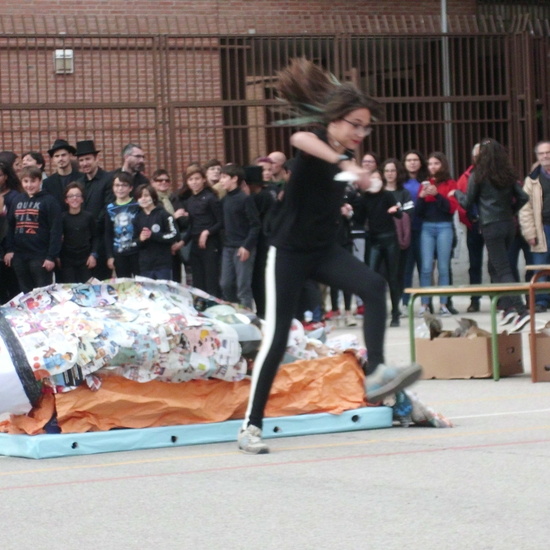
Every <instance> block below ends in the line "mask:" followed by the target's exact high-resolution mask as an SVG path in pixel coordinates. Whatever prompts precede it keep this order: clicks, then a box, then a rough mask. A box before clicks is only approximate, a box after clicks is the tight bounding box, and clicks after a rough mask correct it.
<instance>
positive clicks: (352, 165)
mask: <svg viewBox="0 0 550 550" xmlns="http://www.w3.org/2000/svg"><path fill="white" fill-rule="evenodd" d="M338 167H339V168H340V169H341V170H342V171H343V172H350V173H351V174H353V175H354V176H355V177H356V178H357V179H356V180H355V181H354V182H353V184H354V185H355V187H357V188H358V189H361V191H366V190H367V189H368V188H369V187H370V185H371V178H370V175H369V173H368V172H367V171H366V170H363V168H361V167H360V166H357V163H356V162H355V161H354V160H344V161H342V162H340V164H338Z"/></svg>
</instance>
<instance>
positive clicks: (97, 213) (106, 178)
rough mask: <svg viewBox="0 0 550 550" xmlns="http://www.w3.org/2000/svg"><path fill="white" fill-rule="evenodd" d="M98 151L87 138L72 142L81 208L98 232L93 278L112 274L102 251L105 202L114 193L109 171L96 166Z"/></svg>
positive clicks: (111, 200)
mask: <svg viewBox="0 0 550 550" xmlns="http://www.w3.org/2000/svg"><path fill="white" fill-rule="evenodd" d="M99 153H100V151H99V150H98V149H96V146H95V143H94V142H93V140H91V139H87V140H84V141H77V142H76V152H75V156H76V158H77V159H78V166H79V168H80V172H81V174H80V176H79V178H78V182H79V183H82V185H83V186H84V204H83V205H82V208H83V210H86V211H88V212H90V213H91V214H92V215H93V217H94V219H95V221H96V229H97V232H98V235H99V248H98V252H97V258H96V259H97V264H96V267H95V268H94V269H93V272H92V274H93V276H94V277H96V278H97V279H99V280H104V279H109V278H110V277H111V276H112V272H111V270H110V269H109V268H108V267H107V256H106V254H105V238H104V234H105V209H106V208H107V205H108V204H109V203H111V202H114V200H115V197H114V195H113V187H112V181H113V174H112V173H111V172H107V171H106V170H103V168H101V167H100V166H99V158H98V155H99Z"/></svg>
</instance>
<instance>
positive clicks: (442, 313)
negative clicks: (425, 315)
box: [439, 305, 451, 317]
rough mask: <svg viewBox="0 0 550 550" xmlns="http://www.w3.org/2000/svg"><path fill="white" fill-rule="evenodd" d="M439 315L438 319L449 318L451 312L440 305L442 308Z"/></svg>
mask: <svg viewBox="0 0 550 550" xmlns="http://www.w3.org/2000/svg"><path fill="white" fill-rule="evenodd" d="M439 315H440V317H450V316H451V312H450V311H449V309H448V308H447V306H444V305H442V306H441V307H440V308H439Z"/></svg>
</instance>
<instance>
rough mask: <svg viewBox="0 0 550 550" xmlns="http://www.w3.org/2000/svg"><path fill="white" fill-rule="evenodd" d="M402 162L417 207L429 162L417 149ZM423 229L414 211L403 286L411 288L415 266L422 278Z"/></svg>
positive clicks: (405, 299) (405, 301) (407, 296)
mask: <svg viewBox="0 0 550 550" xmlns="http://www.w3.org/2000/svg"><path fill="white" fill-rule="evenodd" d="M401 162H402V163H403V166H404V167H405V172H406V173H407V179H406V180H405V182H404V183H403V187H404V188H405V189H406V190H407V191H408V192H409V193H410V195H411V198H412V200H413V202H414V206H415V208H416V203H417V201H418V193H419V191H420V184H421V182H423V181H426V180H427V179H428V163H427V162H426V158H425V157H424V155H423V154H422V153H421V152H420V151H418V150H417V149H409V150H408V151H407V152H406V153H405V154H404V155H403V157H402V159H401ZM421 229H422V219H421V218H419V217H418V216H417V215H416V210H415V211H414V213H413V215H412V218H411V246H410V249H409V253H408V254H407V258H406V262H405V268H404V275H403V287H404V288H409V287H411V286H412V283H413V275H414V268H415V266H416V269H417V272H418V278H419V279H420V270H421V267H422V258H421V257H420V230H421ZM410 298H411V295H410V294H403V305H404V306H405V308H406V307H407V305H408V303H409V300H410Z"/></svg>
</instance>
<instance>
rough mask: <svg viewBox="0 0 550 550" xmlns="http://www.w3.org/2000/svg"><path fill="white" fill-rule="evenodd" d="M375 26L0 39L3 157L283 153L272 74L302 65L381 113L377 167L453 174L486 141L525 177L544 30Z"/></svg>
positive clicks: (539, 131) (374, 140)
mask: <svg viewBox="0 0 550 550" xmlns="http://www.w3.org/2000/svg"><path fill="white" fill-rule="evenodd" d="M487 21H489V23H487ZM386 23H387V24H386V25H385V26H378V27H376V28H373V27H372V26H369V25H370V24H369V23H368V22H367V20H365V19H360V20H358V21H356V22H355V25H349V26H347V27H345V28H342V29H335V30H333V31H331V32H326V31H323V32H322V33H317V34H316V33H314V32H308V34H307V35H305V34H301V35H299V36H298V35H292V34H288V35H283V36H281V35H278V36H273V35H267V34H265V35H259V34H252V35H249V34H226V35H220V34H212V33H210V34H204V35H199V34H197V35H189V34H180V33H175V32H172V33H166V34H163V33H158V32H156V33H155V34H151V35H147V34H144V33H140V34H131V33H117V32H110V33H108V34H99V33H98V32H92V31H90V32H89V33H86V32H78V33H75V34H70V33H67V34H52V33H29V32H26V33H25V34H14V35H8V34H5V33H4V34H1V35H0V82H1V86H0V100H1V103H2V112H1V116H0V123H1V128H0V139H1V140H2V145H1V149H3V150H14V151H16V152H17V153H19V154H21V153H22V152H23V151H25V150H29V149H31V150H32V149H36V150H41V151H45V150H47V149H48V147H49V146H50V144H51V143H53V141H54V140H55V139H56V138H58V137H63V138H65V139H68V140H69V141H70V142H73V143H74V142H75V141H77V140H81V139H94V140H95V141H96V145H98V147H99V148H100V149H101V150H102V163H103V165H104V166H105V167H106V168H107V169H111V168H115V167H117V166H119V165H120V163H121V158H120V151H121V149H122V147H123V146H124V145H125V144H126V143H128V142H130V141H131V142H137V143H139V144H140V145H141V146H142V147H143V148H144V149H145V151H146V153H147V171H148V172H151V171H153V170H154V169H156V168H158V167H161V166H162V167H166V168H168V169H169V170H170V172H171V173H172V175H173V177H174V178H175V179H176V178H178V177H181V176H180V175H181V173H182V170H183V169H184V167H185V166H186V165H187V164H189V163H190V162H194V161H199V162H205V161H206V160H208V159H210V158H214V157H215V158H219V159H220V160H221V161H222V162H229V161H231V162H237V163H240V164H246V163H249V162H251V161H252V160H253V159H254V158H255V157H257V156H260V155H264V154H266V153H268V152H270V151H272V150H282V151H284V152H286V153H287V154H288V155H291V154H292V151H290V150H289V145H288V137H289V135H290V132H291V129H289V128H281V127H278V126H274V125H273V122H274V121H275V120H276V119H277V117H278V116H279V115H278V114H277V112H276V111H275V110H274V109H273V107H274V106H275V105H276V103H277V102H276V99H275V93H274V82H275V75H276V72H277V70H279V69H281V68H282V67H283V66H284V65H286V64H287V63H288V61H289V60H290V59H291V58H292V57H296V56H306V57H308V58H310V59H312V60H314V61H316V62H318V63H320V64H322V65H323V66H324V67H326V68H327V69H329V70H330V71H332V72H333V73H334V74H335V75H336V76H337V78H339V79H341V80H348V79H349V80H352V81H354V82H355V83H356V84H358V85H359V86H361V87H362V88H363V89H365V90H367V91H368V92H369V93H370V94H372V95H373V96H375V97H377V98H379V99H380V101H381V102H382V103H383V104H384V106H385V113H386V116H385V118H384V120H382V121H379V122H378V123H377V124H376V131H375V133H374V134H373V135H372V137H370V138H369V139H368V140H367V141H366V142H365V145H364V146H365V148H367V149H369V150H375V151H377V152H378V153H379V154H380V156H381V157H382V158H385V157H389V156H398V157H399V156H401V155H402V153H403V152H404V151H406V150H407V149H410V148H415V149H420V150H422V151H424V152H425V153H429V152H431V151H434V150H442V151H444V152H446V153H447V154H448V155H449V156H450V157H451V159H453V161H454V170H455V174H456V175H458V173H459V172H461V171H462V170H463V169H464V167H465V166H467V165H468V164H469V160H470V159H469V156H470V150H471V147H472V145H473V144H474V143H475V142H476V141H479V140H480V139H481V138H483V137H485V136H491V137H494V138H496V139H498V140H499V141H501V142H502V143H504V144H505V145H507V146H508V147H509V148H510V151H511V154H512V157H513V159H514V161H515V164H516V166H517V168H518V170H519V172H520V173H521V174H524V173H525V172H526V171H527V170H528V168H529V166H530V164H531V162H532V161H533V154H532V149H533V146H534V144H535V142H536V141H537V140H539V139H542V138H543V137H545V138H548V137H550V127H549V126H550V124H549V105H550V85H549V84H550V76H549V69H548V65H549V64H548V58H549V57H548V56H549V54H550V52H549V45H548V36H549V35H550V33H549V32H548V26H547V25H546V26H544V25H539V26H538V27H534V26H532V25H529V24H528V22H526V21H523V23H522V25H520V27H521V28H518V24H517V22H515V23H513V26H512V30H513V32H509V30H508V29H503V28H502V25H499V24H497V22H494V21H493V22H492V23H491V20H490V19H489V20H487V19H484V20H479V21H478V20H472V19H468V20H467V21H466V20H461V21H455V22H453V21H451V23H452V24H451V25H450V32H449V33H448V34H443V33H441V32H439V31H438V28H437V25H436V24H434V23H433V20H432V22H431V23H429V24H427V23H426V22H425V21H424V22H423V24H422V25H421V24H420V21H419V22H418V25H417V26H416V28H414V31H413V29H411V28H410V27H411V26H410V24H409V23H407V25H406V27H407V32H405V31H404V28H403V25H404V23H403V22H399V21H396V20H392V19H391V18H387V21H386ZM481 23H483V24H481ZM152 28H154V29H155V30H158V25H157V24H155V25H152ZM56 50H57V51H62V52H67V51H70V52H71V54H72V56H73V62H74V72H72V73H70V72H66V73H63V72H62V73H55V72H54V67H55V65H54V63H55V55H56V54H55V52H56Z"/></svg>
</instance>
